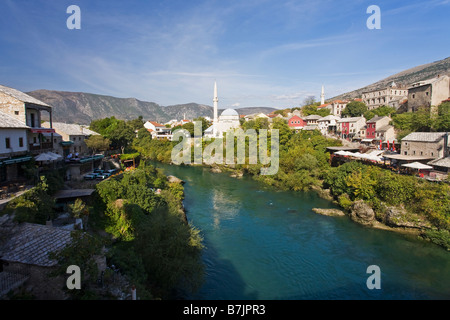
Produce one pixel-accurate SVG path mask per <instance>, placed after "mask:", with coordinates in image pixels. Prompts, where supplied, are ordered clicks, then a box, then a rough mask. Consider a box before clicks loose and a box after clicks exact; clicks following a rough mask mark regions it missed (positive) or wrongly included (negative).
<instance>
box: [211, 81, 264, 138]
mask: <svg viewBox="0 0 450 320" xmlns="http://www.w3.org/2000/svg"><path fill="white" fill-rule="evenodd" d="M213 102H214V120H213V125H212V126H210V127H209V128H208V129H206V130H205V133H204V135H205V137H211V138H212V137H216V138H217V137H222V136H223V134H224V133H226V132H227V131H230V130H234V129H237V128H239V127H240V122H239V118H240V117H239V113H238V112H237V111H236V110H234V109H226V110H225V111H223V112H222V114H221V115H220V117H218V102H219V98H218V94H217V83H214V99H213ZM266 117H267V116H266ZM267 118H268V117H267Z"/></svg>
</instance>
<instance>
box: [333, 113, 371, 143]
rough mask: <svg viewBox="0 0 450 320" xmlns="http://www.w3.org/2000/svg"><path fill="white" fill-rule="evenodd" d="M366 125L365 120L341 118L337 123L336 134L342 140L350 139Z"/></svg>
mask: <svg viewBox="0 0 450 320" xmlns="http://www.w3.org/2000/svg"><path fill="white" fill-rule="evenodd" d="M365 125H366V118H364V117H351V118H342V119H341V120H338V122H337V133H338V134H339V135H340V136H341V137H342V138H344V139H351V138H353V137H354V136H355V135H356V134H358V133H359V131H360V129H361V128H362V127H363V126H365Z"/></svg>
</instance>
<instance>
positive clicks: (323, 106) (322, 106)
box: [317, 103, 330, 109]
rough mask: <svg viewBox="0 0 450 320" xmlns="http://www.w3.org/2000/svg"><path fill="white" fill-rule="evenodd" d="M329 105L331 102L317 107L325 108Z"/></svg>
mask: <svg viewBox="0 0 450 320" xmlns="http://www.w3.org/2000/svg"><path fill="white" fill-rule="evenodd" d="M329 105H330V104H329V103H325V104H322V105H320V106H318V107H317V109H320V108H325V107H326V106H329Z"/></svg>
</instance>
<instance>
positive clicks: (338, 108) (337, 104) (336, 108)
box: [329, 100, 349, 117]
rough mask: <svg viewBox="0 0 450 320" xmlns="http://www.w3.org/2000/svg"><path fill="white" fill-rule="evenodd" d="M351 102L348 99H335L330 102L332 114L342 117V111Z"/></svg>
mask: <svg viewBox="0 0 450 320" xmlns="http://www.w3.org/2000/svg"><path fill="white" fill-rule="evenodd" d="M348 103H349V101H348V100H334V101H332V102H331V103H330V105H329V108H330V110H331V114H332V115H334V116H338V117H340V116H341V114H342V111H343V110H344V109H345V108H346V107H347V104H348Z"/></svg>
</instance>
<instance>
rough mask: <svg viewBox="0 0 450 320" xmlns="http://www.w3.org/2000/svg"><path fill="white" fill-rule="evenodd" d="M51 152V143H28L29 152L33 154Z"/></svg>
mask: <svg viewBox="0 0 450 320" xmlns="http://www.w3.org/2000/svg"><path fill="white" fill-rule="evenodd" d="M52 150H53V142H41V143H39V144H36V143H30V152H31V153H33V154H37V153H40V152H47V151H52Z"/></svg>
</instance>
